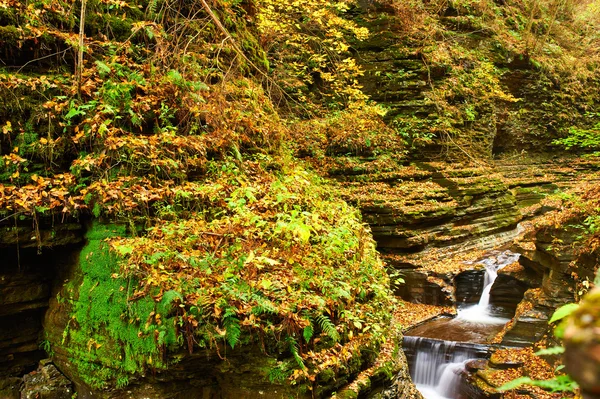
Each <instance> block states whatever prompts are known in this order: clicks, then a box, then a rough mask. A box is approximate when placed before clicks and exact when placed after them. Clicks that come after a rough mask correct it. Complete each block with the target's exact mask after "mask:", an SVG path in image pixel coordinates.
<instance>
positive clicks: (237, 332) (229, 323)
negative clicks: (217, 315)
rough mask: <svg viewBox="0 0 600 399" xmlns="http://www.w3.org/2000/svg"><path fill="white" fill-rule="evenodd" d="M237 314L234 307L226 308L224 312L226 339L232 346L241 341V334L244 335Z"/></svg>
mask: <svg viewBox="0 0 600 399" xmlns="http://www.w3.org/2000/svg"><path fill="white" fill-rule="evenodd" d="M236 316H237V314H236V313H235V310H233V308H227V309H225V313H223V327H225V340H226V341H227V343H228V344H229V346H231V347H232V348H235V346H236V345H237V344H238V343H239V342H240V336H241V335H242V328H241V327H240V321H239V320H238V318H237V317H236Z"/></svg>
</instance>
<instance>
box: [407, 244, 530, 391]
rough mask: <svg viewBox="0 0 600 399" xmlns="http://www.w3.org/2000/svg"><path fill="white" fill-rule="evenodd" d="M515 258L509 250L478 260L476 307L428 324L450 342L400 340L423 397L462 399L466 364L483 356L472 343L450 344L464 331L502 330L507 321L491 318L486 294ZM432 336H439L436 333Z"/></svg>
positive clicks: (411, 337)
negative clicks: (479, 289)
mask: <svg viewBox="0 0 600 399" xmlns="http://www.w3.org/2000/svg"><path fill="white" fill-rule="evenodd" d="M519 256H520V255H519V254H516V253H514V252H511V251H504V252H499V251H496V252H492V254H491V255H490V256H489V257H488V258H486V259H484V260H483V261H482V263H483V264H484V266H485V277H484V282H483V283H484V284H483V285H484V288H483V291H482V293H481V297H480V298H479V302H478V303H477V304H476V305H472V306H468V307H465V308H462V309H459V310H458V315H457V316H456V318H454V319H452V320H448V321H443V320H440V321H439V325H438V324H436V323H438V321H435V320H434V321H432V322H431V326H432V328H431V330H432V331H439V328H440V325H441V326H442V327H443V328H444V334H441V335H443V336H446V337H452V340H453V341H445V340H442V339H433V338H425V337H419V336H405V337H404V348H405V350H406V354H407V357H409V365H410V371H411V377H412V379H413V382H414V383H415V385H416V386H417V388H418V389H419V391H420V392H421V394H422V395H423V397H424V398H426V399H456V398H460V397H462V395H461V392H460V390H461V381H462V377H463V374H464V371H465V365H466V363H467V361H469V360H470V359H477V358H484V357H486V356H485V353H483V354H482V353H481V351H480V350H478V349H477V348H476V344H473V343H467V342H454V340H456V341H460V340H461V338H462V337H465V336H467V335H466V334H465V331H479V332H482V333H483V334H484V335H485V334H489V331H490V329H492V330H493V329H495V328H498V329H499V328H502V327H501V324H504V323H506V322H507V321H508V320H507V319H503V318H500V317H494V316H493V314H492V308H491V306H490V291H491V289H492V286H493V285H494V281H496V277H498V271H499V270H500V269H502V268H503V267H505V266H508V265H510V264H512V263H514V262H516V261H517V260H518V259H519ZM436 329H438V330H436ZM421 334H425V331H424V330H421ZM426 336H427V335H426ZM429 336H431V335H429ZM435 336H436V337H437V336H439V333H438V334H437V335H435ZM468 336H470V335H468ZM409 354H411V356H409Z"/></svg>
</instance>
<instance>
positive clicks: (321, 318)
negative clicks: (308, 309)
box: [317, 314, 340, 342]
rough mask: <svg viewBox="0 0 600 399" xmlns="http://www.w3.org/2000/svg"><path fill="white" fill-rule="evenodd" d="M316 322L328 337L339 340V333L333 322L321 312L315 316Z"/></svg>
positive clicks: (335, 340)
mask: <svg viewBox="0 0 600 399" xmlns="http://www.w3.org/2000/svg"><path fill="white" fill-rule="evenodd" d="M317 323H319V327H321V331H323V332H324V333H325V334H326V335H327V336H328V337H329V338H331V339H332V340H333V341H334V342H338V341H339V340H340V334H339V333H338V332H337V330H336V329H335V324H333V322H332V321H331V320H329V317H327V316H325V315H323V314H321V315H318V316H317Z"/></svg>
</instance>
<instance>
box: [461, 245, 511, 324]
mask: <svg viewBox="0 0 600 399" xmlns="http://www.w3.org/2000/svg"><path fill="white" fill-rule="evenodd" d="M519 256H521V255H520V254H516V253H514V252H511V251H504V252H500V253H498V254H497V255H495V256H490V257H489V258H486V259H484V260H483V261H482V263H483V264H484V266H485V277H484V281H483V292H482V293H481V297H480V298H479V303H477V304H476V305H473V306H469V307H467V308H463V309H459V310H458V314H457V316H456V319H457V320H462V321H467V322H471V323H478V324H504V323H506V322H507V321H508V320H507V319H504V318H501V317H494V316H493V315H492V314H491V308H490V291H491V289H492V286H493V285H494V281H496V278H497V277H498V271H499V270H501V269H502V268H504V267H505V266H508V265H510V264H512V263H514V262H516V261H517V260H519Z"/></svg>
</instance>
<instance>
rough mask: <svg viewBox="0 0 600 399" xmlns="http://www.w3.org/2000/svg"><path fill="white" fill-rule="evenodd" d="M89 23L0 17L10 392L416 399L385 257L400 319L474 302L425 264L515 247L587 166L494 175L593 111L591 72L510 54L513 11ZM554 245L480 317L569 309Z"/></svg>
mask: <svg viewBox="0 0 600 399" xmlns="http://www.w3.org/2000/svg"><path fill="white" fill-rule="evenodd" d="M87 3H88V12H87V14H86V16H85V18H84V19H85V23H84V21H79V20H78V9H79V7H80V6H81V2H79V3H78V2H75V3H74V2H72V1H56V2H37V3H27V4H25V3H23V2H19V1H15V0H4V1H0V45H1V47H2V49H1V50H0V58H1V60H2V61H3V62H4V64H5V65H6V66H7V69H2V70H1V71H0V97H2V99H3V100H4V102H3V104H4V107H3V108H2V109H0V128H1V129H2V133H1V137H0V155H1V157H2V158H1V162H0V229H1V230H2V231H1V232H0V259H2V261H1V263H0V294H2V295H0V305H1V306H0V307H1V309H0V396H2V395H4V396H6V397H17V396H18V395H19V393H18V392H19V390H20V384H21V382H23V381H24V382H25V385H26V386H27V387H28V388H27V390H28V391H27V392H31V395H36V393H35V392H36V389H38V387H40V386H43V385H44V382H43V380H42V377H43V378H48V379H53V380H55V382H56V384H55V386H56V387H57V390H58V391H57V392H60V395H63V394H64V395H67V394H68V392H70V391H69V390H70V389H72V387H70V386H69V383H68V381H67V380H65V379H64V377H62V376H60V372H62V373H64V374H66V375H67V377H69V379H70V380H71V381H72V382H73V384H74V385H75V389H76V391H77V393H78V395H79V396H78V397H80V398H87V397H89V398H95V397H106V398H109V397H115V398H117V397H127V396H129V397H132V398H136V397H148V396H150V397H152V396H154V397H161V398H171V397H172V398H176V397H197V396H202V397H208V398H213V397H215V398H216V397H220V398H222V397H225V398H229V397H231V398H234V397H240V395H243V396H244V397H272V398H278V397H282V396H284V395H285V396H297V397H305V396H306V397H308V396H316V397H327V396H329V395H331V394H332V393H333V392H336V391H337V392H339V396H340V397H344V398H346V397H348V398H350V397H356V396H358V395H359V394H360V395H367V394H368V393H369V392H370V391H372V390H376V389H375V388H376V387H377V386H378V385H385V384H389V383H391V382H392V381H393V380H394V378H395V388H393V389H392V391H390V392H392V393H390V395H392V394H394V395H400V397H402V398H407V399H408V398H411V397H418V393H416V392H415V391H414V387H413V386H412V385H411V383H410V379H409V377H408V374H407V367H406V364H405V359H404V357H403V355H402V354H400V355H399V356H395V355H394V353H395V352H394V351H393V349H390V347H391V348H393V347H394V346H395V344H396V342H397V340H398V339H399V336H400V334H399V333H398V332H397V330H398V326H396V325H395V324H394V323H393V322H392V321H391V310H392V307H393V306H394V303H393V301H392V291H391V290H390V288H389V286H388V285H389V279H388V276H387V275H386V273H385V270H384V266H383V264H382V262H381V260H382V259H383V260H385V262H386V265H387V269H388V270H390V271H391V272H392V273H394V274H395V273H397V272H401V273H402V274H403V276H404V279H405V284H403V285H400V286H399V287H396V288H395V290H396V292H395V293H396V295H398V296H400V297H402V298H404V299H406V300H411V301H415V302H426V303H431V304H444V305H453V304H456V302H457V301H458V302H462V301H467V302H468V301H470V300H472V299H471V298H473V297H474V296H476V295H477V291H478V290H479V289H478V288H477V287H474V289H462V288H460V289H458V291H456V292H455V289H456V287H457V286H456V284H455V281H462V282H463V283H460V284H458V285H459V286H460V287H465V286H469V285H472V284H470V283H472V282H474V281H475V280H476V278H477V276H478V275H479V273H480V272H479V271H477V270H466V269H469V268H468V267H467V268H463V269H458V270H454V269H453V270H450V269H449V268H445V266H444V265H441V266H440V265H438V262H439V263H440V264H441V263H443V262H442V260H444V257H445V256H446V255H447V254H449V253H451V254H457V253H461V252H462V253H464V252H465V251H469V250H473V249H475V248H477V249H487V248H491V247H494V246H498V245H501V244H503V243H506V242H508V241H509V240H511V239H512V238H513V237H514V234H515V231H516V229H517V225H518V223H519V222H520V221H521V220H522V219H523V218H524V217H529V216H531V213H533V212H534V211H535V212H538V211H539V212H544V211H546V210H547V209H538V208H536V209H535V210H534V211H532V212H530V213H528V211H526V210H525V207H526V206H528V205H532V204H534V203H537V202H538V201H539V200H540V199H541V198H543V197H544V196H545V195H546V194H547V193H549V192H551V191H553V190H555V189H557V188H560V187H564V186H568V185H570V182H572V181H574V180H576V179H578V178H580V177H581V176H583V175H584V173H583V172H585V171H586V170H587V169H589V168H590V167H593V166H594V165H592V164H593V162H590V163H588V164H584V163H582V162H579V163H577V164H576V165H574V166H573V165H571V166H568V165H565V164H563V163H558V162H557V163H553V162H552V161H549V160H545V161H542V162H532V163H530V164H526V165H525V164H519V163H518V162H514V163H512V164H510V163H505V164H502V163H492V162H489V163H486V162H488V161H489V160H490V159H491V158H492V156H494V155H499V156H505V155H507V154H508V153H511V154H512V153H513V152H514V151H515V150H516V151H521V150H524V149H525V150H527V151H532V152H533V151H539V152H543V151H547V150H548V149H552V148H553V147H552V146H551V144H549V143H550V141H551V139H552V138H555V137H559V136H561V135H562V134H564V132H565V129H567V128H569V127H571V126H575V125H576V126H580V125H581V126H584V125H586V123H587V124H589V123H591V121H593V120H594V118H595V116H593V117H590V116H589V115H588V114H587V113H588V112H589V111H593V110H594V109H596V108H595V107H597V106H598V101H599V94H598V93H600V91H599V90H597V88H598V86H599V82H598V76H597V75H595V74H584V73H582V70H585V69H586V68H588V67H589V66H590V65H591V64H590V63H589V62H587V61H586V63H582V64H584V65H582V70H580V69H577V70H576V71H573V73H572V74H570V73H567V72H568V71H567V70H564V69H560V68H558V67H557V68H554V69H553V68H550V67H551V66H552V65H551V63H549V60H550V61H551V60H552V59H555V60H562V58H560V57H559V56H558V55H556V57H555V58H552V56H549V57H548V56H547V50H548V48H546V47H543V46H542V47H540V48H537V49H536V48H530V47H527V45H524V44H523V43H525V44H527V43H528V42H527V40H525V38H524V37H523V38H520V39H515V38H513V39H514V40H513V39H510V38H509V37H507V36H506V33H507V32H508V30H507V25H503V22H502V23H501V21H503V18H504V19H507V20H508V19H509V18H507V16H508V14H509V11H510V10H513V11H514V10H516V9H515V8H514V7H517V6H518V4H517V5H515V4H512V3H511V2H508V1H505V2H497V3H498V4H496V2H492V1H489V2H464V1H461V2H455V1H448V2H444V4H443V5H438V6H434V5H433V4H432V3H433V2H420V1H415V2H410V4H409V2H395V1H390V2H384V1H380V2H370V1H368V2H363V1H359V2H357V3H352V4H347V3H348V2H345V1H342V2H325V1H313V2H308V3H307V4H304V3H299V2H281V1H275V0H269V1H264V2H252V1H241V2H219V1H214V2H210V4H208V3H207V2H204V1H186V2H180V1H150V2H148V1H134V0H132V1H129V2H120V1H113V0H102V1H95V0H88V2H87ZM350 3H351V2H350ZM467 3H468V4H467ZM471 3H473V4H471ZM475 3H477V4H475ZM500 3H502V4H500ZM509 3H511V4H509ZM175 5H176V7H175ZM521 11H523V10H521ZM544 13H546V11H544V12H543V13H541V14H542V16H541V17H543V16H544V15H545V14H544ZM297 15H302V17H297ZM541 17H540V18H541ZM536 18H538V17H536ZM517 19H518V18H517ZM158 21H160V22H158ZM517 22H518V23H517ZM517 22H506V23H507V24H509V25H510V24H521V23H522V22H523V21H517ZM80 25H84V26H83V28H84V29H83V32H84V37H83V40H84V44H85V54H84V64H83V67H84V68H83V73H82V76H81V77H79V78H78V79H80V80H79V81H77V79H76V78H75V77H74V72H75V71H76V68H74V65H75V63H76V61H75V60H76V56H77V51H76V50H77V49H78V45H77V44H76V41H77V39H78V38H77V32H78V31H79V26H80ZM511 26H512V25H511ZM512 28H514V31H515V32H516V33H515V34H519V35H523V34H524V33H526V30H525V29H524V28H523V27H522V26H520V27H518V26H513V27H512ZM540 29H541V31H532V30H531V29H530V30H529V31H527V32H528V33H530V34H532V35H533V36H532V38H533V37H536V38H538V39H540V38H545V39H544V40H546V41H547V43H549V44H552V45H554V46H557V45H558V46H559V47H560V43H558V42H557V40H558V37H559V36H556V35H555V32H554V31H551V29H550V28H547V29H548V30H547V31H544V30H543V28H542V27H541V28H540ZM367 30H368V31H369V32H370V33H369V34H367V33H368V32H367ZM547 32H549V33H550V34H549V35H547ZM549 38H551V39H552V40H550V39H549ZM557 43H558V44H557ZM328 46H329V47H328ZM552 48H554V47H552ZM561 48H563V47H561ZM564 48H565V51H567V50H569V51H571V50H570V49H567V47H564ZM555 50H556V49H555ZM568 54H571V53H570V52H569V53H568ZM558 62H559V61H556V63H558ZM361 70H362V71H364V73H361ZM361 85H362V91H361V90H359V89H360V88H361ZM369 100H374V101H376V102H377V103H379V105H374V104H372V103H370V102H369ZM384 114H385V115H384ZM292 153H293V154H292ZM299 158H301V159H302V161H306V164H310V165H312V166H314V169H315V171H308V170H309V168H308V167H306V168H305V167H304V165H300V166H298V164H299ZM453 160H460V161H461V162H462V163H453ZM447 161H450V162H447ZM319 174H320V175H321V176H320V177H318V175H319ZM323 177H325V178H327V179H328V182H324V181H323V180H322V178H323ZM348 204H350V205H351V206H348ZM357 210H359V211H360V214H359V213H358V211H357ZM363 222H365V223H366V224H368V225H369V228H367V227H365V225H364V224H363ZM549 234H550V235H549V236H544V235H543V234H542V233H540V235H539V237H538V247H536V249H535V251H533V252H531V251H530V252H531V253H530V252H528V253H527V254H528V259H529V261H530V269H531V270H529V271H532V273H530V274H527V275H522V274H518V273H515V274H514V275H511V274H508V273H507V274H505V275H503V276H500V279H504V280H505V283H506V284H504V286H503V288H502V289H497V290H495V291H494V292H493V293H492V300H493V301H496V302H497V303H498V304H503V305H505V307H506V308H510V309H514V308H515V307H516V305H517V304H516V300H517V299H520V297H521V295H522V294H523V291H524V290H526V289H528V288H540V287H541V288H543V290H544V293H545V295H546V297H545V298H546V299H548V300H549V301H550V299H549V298H553V299H556V298H559V299H560V300H558V301H554V302H552V303H551V304H550V305H548V306H546V304H545V303H543V301H541V302H539V303H538V305H539V306H538V305H535V306H534V310H533V311H538V310H539V309H538V308H539V307H540V306H541V307H544V306H546V307H545V308H544V309H543V310H540V312H542V313H544V312H545V313H544V316H545V315H547V313H548V311H549V310H548V309H551V308H552V306H555V305H556V303H558V302H560V301H561V300H563V299H564V298H566V295H567V293H568V289H566V288H565V287H563V286H561V285H560V283H561V281H562V280H561V279H562V278H564V277H566V276H567V274H568V272H569V270H568V269H567V266H566V264H567V263H568V262H570V260H571V258H569V252H568V250H566V249H565V254H564V255H563V258H560V259H558V258H556V257H552V256H553V255H552V256H551V254H550V252H551V251H550V250H549V246H550V245H551V242H552V240H553V237H554V233H549ZM556 234H558V236H559V237H562V235H561V234H562V233H556ZM567 235H568V234H567ZM373 238H374V239H375V241H373ZM563 239H565V240H566V239H567V237H566V236H565V237H564V238H563ZM544 240H545V241H544ZM375 246H376V247H377V249H378V251H379V253H378V252H377V251H376V250H375ZM438 266H439V267H438ZM526 266H527V265H526ZM471 269H473V268H471ZM526 299H527V300H532V294H531V293H530V294H526ZM536 306H537V307H536ZM519 317H520V318H519V319H518V320H517V322H516V324H515V325H514V327H513V330H511V331H509V332H508V333H507V335H506V338H505V339H506V340H507V342H508V340H511V339H512V342H516V341H517V340H518V339H519V337H520V336H521V335H527V334H528V333H527V332H525V333H523V332H521V330H520V328H521V327H520V326H521V324H522V322H526V320H525V319H526V318H527V317H529V315H528V314H525V313H520V314H519ZM525 330H527V329H525ZM532 331H533V330H532ZM536 331H537V330H536ZM511 334H512V338H511ZM536 334H537V333H536ZM527 339H530V338H527ZM531 339H533V338H531ZM384 344H387V345H388V347H387V349H386V350H384V349H382V348H383V347H384ZM379 354H383V356H380V357H378V355H379ZM44 357H51V358H52V359H53V361H54V362H55V366H56V367H57V368H56V367H55V366H54V365H52V364H50V363H49V362H48V361H44V362H42V363H41V364H40V368H39V369H38V372H36V373H33V374H31V375H29V376H28V377H26V378H25V379H23V378H22V376H23V374H24V373H28V372H31V371H33V370H35V369H36V367H37V365H38V362H39V361H40V360H41V359H42V358H44ZM224 359H225V360H224ZM394 374H395V375H396V376H395V377H392V375H394ZM290 382H293V384H291V383H290ZM198 392H201V394H199V393H198ZM57 395H58V394H57ZM386 395H387V394H386Z"/></svg>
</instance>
